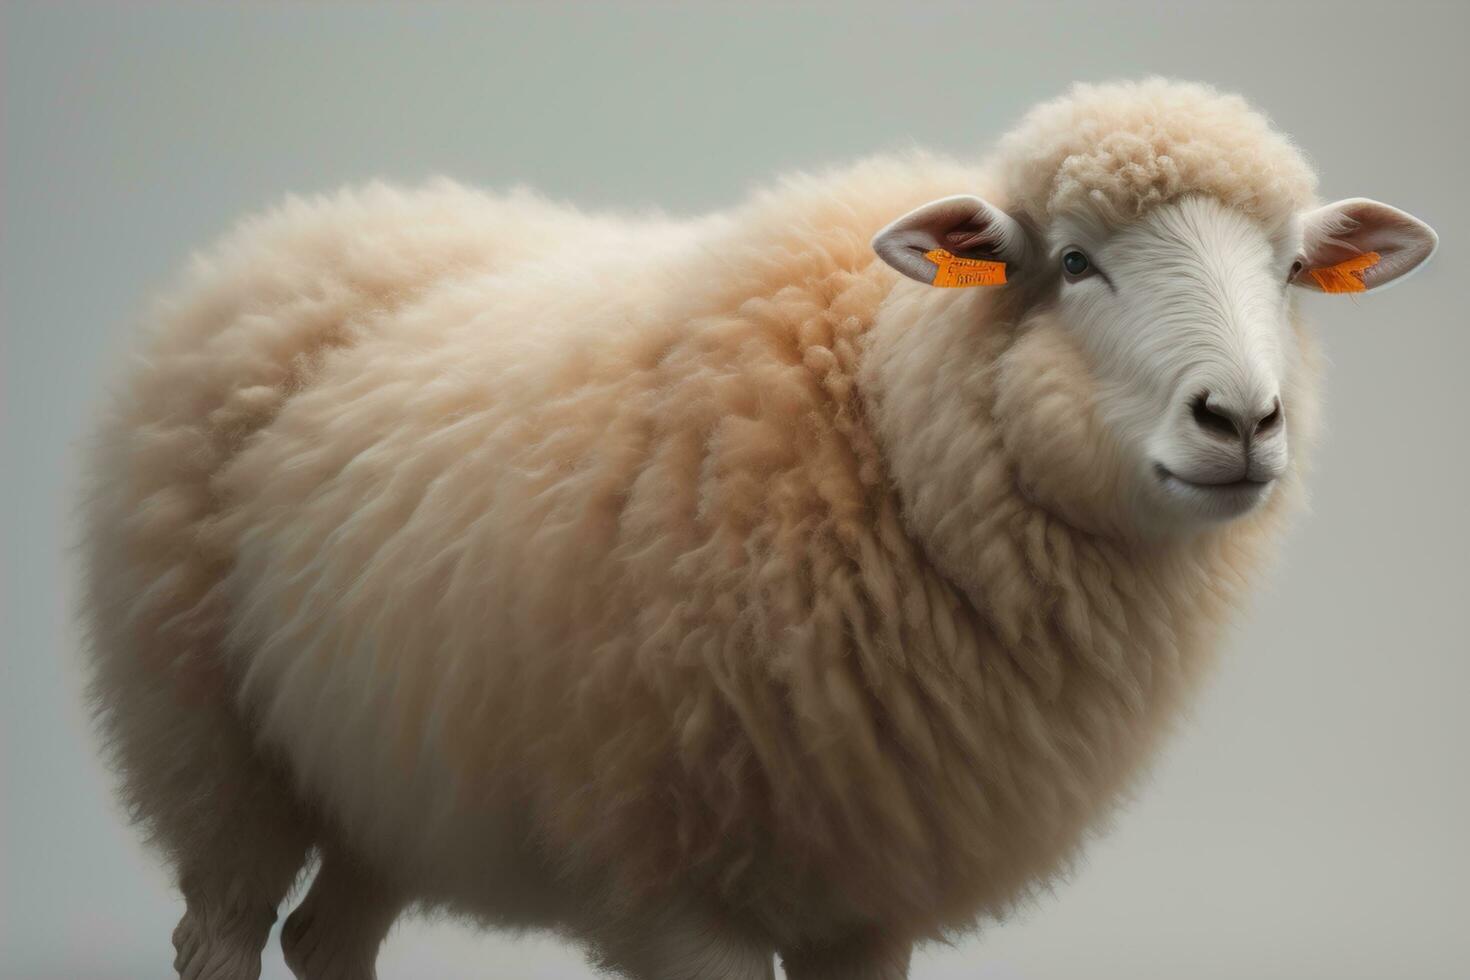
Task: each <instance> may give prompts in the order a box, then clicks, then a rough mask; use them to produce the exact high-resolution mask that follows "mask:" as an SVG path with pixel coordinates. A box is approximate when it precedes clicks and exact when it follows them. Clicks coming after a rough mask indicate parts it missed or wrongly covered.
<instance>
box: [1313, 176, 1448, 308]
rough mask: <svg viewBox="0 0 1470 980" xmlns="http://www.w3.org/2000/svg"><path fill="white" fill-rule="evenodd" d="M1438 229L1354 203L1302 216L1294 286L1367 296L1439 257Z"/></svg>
mask: <svg viewBox="0 0 1470 980" xmlns="http://www.w3.org/2000/svg"><path fill="white" fill-rule="evenodd" d="M1438 244H1439V236H1438V235H1436V234H1435V233H1434V229H1433V228H1431V227H1429V226H1428V225H1426V224H1425V223H1424V222H1422V221H1420V220H1419V219H1418V218H1416V217H1414V216H1413V215H1412V214H1406V213H1405V212H1403V211H1400V210H1399V209H1398V208H1391V207H1389V206H1388V205H1387V204H1380V203H1378V202H1377V201H1370V200H1368V199H1367V198H1366V197H1353V198H1348V199H1347V200H1345V201H1338V202H1337V203H1335V204H1329V205H1327V206H1326V207H1321V208H1318V209H1317V210H1315V211H1309V212H1307V213H1306V214H1304V215H1302V251H1301V254H1300V255H1299V256H1297V265H1296V266H1294V267H1293V271H1292V282H1293V283H1294V284H1295V285H1298V286H1302V287H1305V288H1307V289H1315V290H1317V291H1319V292H1323V293H1362V292H1367V291H1368V290H1370V289H1377V288H1378V287H1379V286H1386V285H1388V284H1389V283H1391V282H1393V281H1394V280H1395V279H1398V278H1399V277H1401V276H1404V275H1407V274H1408V273H1410V272H1412V271H1414V270H1415V269H1416V268H1418V267H1419V266H1420V265H1423V264H1424V262H1425V261H1426V260H1427V259H1428V258H1429V256H1431V255H1433V254H1434V249H1435V246H1437V245H1438Z"/></svg>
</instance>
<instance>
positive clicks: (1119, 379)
mask: <svg viewBox="0 0 1470 980" xmlns="http://www.w3.org/2000/svg"><path fill="white" fill-rule="evenodd" d="M1034 236H1035V233H1034V232H1031V231H1028V230H1027V229H1026V227H1025V226H1024V225H1023V223H1022V222H1020V221H1017V220H1016V219H1015V218H1012V217H1011V216H1010V215H1008V214H1007V213H1006V212H1005V211H1003V210H1001V209H1000V208H997V207H995V206H994V205H992V204H989V203H988V202H986V201H983V200H981V199H980V198H977V197H972V196H969V195H956V196H952V197H946V198H940V199H938V200H936V201H931V202H930V203H929V204H926V205H924V206H922V207H919V208H917V209H915V210H913V211H911V212H909V213H908V214H906V215H903V216H901V217H899V218H897V219H896V220H894V221H893V222H891V223H890V224H889V225H887V226H886V227H884V228H883V229H881V230H880V231H879V232H878V234H877V235H876V236H875V237H874V239H873V248H874V250H875V251H876V252H877V254H878V256H879V257H880V258H881V259H883V261H885V262H887V263H888V264H889V265H890V266H892V267H893V268H894V269H896V270H897V271H899V272H900V273H902V274H903V275H905V276H908V277H909V278H910V279H914V280H916V281H918V282H921V283H927V284H929V285H933V286H946V287H970V286H983V285H986V284H987V283H993V281H994V280H993V277H992V278H990V279H986V278H984V277H982V276H980V275H979V274H978V273H974V272H971V273H969V274H970V275H972V276H973V277H974V278H972V279H971V280H968V281H967V280H965V279H963V278H962V277H961V276H960V275H959V274H957V273H956V271H955V270H956V269H957V268H959V269H964V268H965V267H963V266H962V265H957V264H956V260H959V261H961V262H963V261H965V260H989V262H990V263H991V264H994V262H1001V263H1004V268H1006V269H1008V270H1010V271H1012V272H1014V274H1015V280H1014V282H1015V285H1016V287H1018V288H1020V289H1021V290H1023V292H1020V293H1017V294H1016V295H1017V296H1018V297H1021V300H1020V301H1021V302H1023V303H1036V304H1038V305H1037V306H1036V307H1035V309H1034V310H1026V309H1024V308H1022V309H1021V310H1020V313H1019V315H1020V316H1021V317H1022V318H1023V319H1024V318H1025V317H1026V316H1028V315H1030V314H1033V313H1034V314H1035V315H1037V316H1038V318H1039V319H1038V322H1041V321H1045V322H1047V323H1048V324H1055V325H1056V328H1057V329H1059V330H1061V331H1064V332H1065V333H1067V334H1069V335H1070V338H1069V339H1070V340H1071V341H1072V343H1069V344H1068V348H1069V349H1071V350H1077V351H1080V352H1081V354H1082V355H1083V360H1085V362H1086V364H1085V366H1083V367H1082V369H1081V371H1080V372H1079V374H1078V375H1076V376H1073V379H1072V382H1073V383H1072V387H1073V389H1074V390H1073V395H1074V396H1075V397H1076V399H1077V400H1078V412H1079V414H1083V403H1084V402H1085V403H1086V407H1087V408H1089V409H1096V412H1095V413H1094V412H1090V411H1088V412H1085V414H1086V416H1087V417H1088V418H1089V419H1092V416H1093V415H1094V414H1095V415H1096V416H1097V419H1096V424H1100V426H1101V428H1102V431H1097V429H1096V427H1094V429H1093V431H1092V432H1090V433H1087V434H1086V435H1082V434H1079V433H1075V432H1074V433H1073V435H1074V436H1075V437H1076V438H1078V439H1083V440H1085V444H1083V443H1078V444H1076V445H1072V446H1070V447H1067V448H1066V450H1065V452H1062V451H1059V450H1057V449H1056V447H1057V446H1058V445H1060V444H1061V442H1062V441H1063V440H1062V439H1060V438H1059V434H1060V433H1061V432H1062V431H1063V427H1062V426H1059V425H1058V422H1057V419H1056V418H1055V417H1052V416H1048V415H1047V414H1046V413H1047V412H1048V411H1052V410H1053V409H1048V408H1047V407H1046V406H1045V405H1044V404H1042V403H1041V402H1042V401H1045V397H1046V396H1045V395H1044V394H1043V393H1042V391H1041V387H1044V386H1045V384H1046V383H1047V382H1039V384H1040V385H1041V387H1038V389H1037V391H1036V392H1035V395H1036V397H1037V399H1039V400H1040V401H1038V402H1037V403H1036V404H1035V405H1034V406H1033V405H1032V404H1031V403H1030V402H1028V401H1026V399H1025V397H1024V396H1018V397H1019V400H1018V399H1017V398H1013V399H1011V401H1010V408H1009V409H1008V412H1009V413H1010V414H1009V416H1008V418H1007V419H1006V420H1005V421H1006V422H1007V423H1008V425H1009V427H1010V428H1011V429H1014V430H1017V431H1021V430H1027V429H1028V426H1031V427H1032V428H1030V429H1029V432H1028V435H1026V436H1024V437H1021V436H1017V439H1018V442H1019V444H1020V446H1021V447H1020V448H1018V450H1017V451H1018V452H1030V453H1032V454H1034V457H1035V459H1034V461H1040V460H1043V457H1044V462H1045V464H1046V465H1044V466H1042V465H1038V466H1034V467H1031V468H1030V470H1029V472H1028V473H1027V481H1028V484H1029V486H1030V488H1031V490H1032V491H1033V492H1034V493H1035V494H1036V495H1037V496H1038V497H1040V498H1046V499H1047V500H1048V501H1049V502H1050V503H1051V504H1053V505H1059V506H1066V501H1064V500H1063V499H1062V498H1069V499H1070V500H1072V501H1073V502H1074V503H1075V501H1077V500H1079V499H1085V500H1087V501H1089V502H1090V504H1091V506H1090V508H1089V509H1090V510H1092V511H1094V512H1106V513H1108V514H1109V520H1110V521H1111V520H1112V519H1113V518H1115V517H1118V516H1122V517H1123V518H1124V520H1125V522H1126V523H1128V524H1130V525H1132V526H1134V527H1136V528H1138V529H1142V530H1145V531H1159V532H1168V531H1174V530H1187V529H1189V528H1195V527H1201V526H1204V525H1208V524H1211V523H1216V522H1219V521H1224V520H1229V519H1232V518H1236V517H1240V516H1242V515H1244V514H1246V513H1249V512H1250V511H1252V510H1254V509H1255V508H1257V507H1259V506H1260V505H1261V504H1262V503H1263V502H1265V501H1266V500H1267V499H1268V498H1269V497H1270V495H1271V494H1272V492H1273V491H1274V489H1275V487H1276V485H1277V483H1278V481H1279V480H1281V479H1282V478H1283V477H1284V476H1285V475H1286V473H1287V470H1288V467H1289V465H1290V462H1291V454H1290V450H1291V432H1292V415H1293V400H1294V398H1295V395H1294V382H1298V381H1299V380H1300V379H1297V378H1294V376H1293V375H1294V374H1295V373H1296V371H1297V365H1296V362H1297V360H1298V359H1299V358H1300V357H1301V356H1302V351H1303V346H1302V342H1301V338H1300V335H1299V334H1298V331H1297V328H1296V326H1295V323H1294V311H1293V308H1292V295H1291V294H1292V293H1293V292H1294V291H1295V289H1297V288H1301V289H1307V290H1311V291H1316V292H1325V293H1344V292H1345V293H1361V292H1369V291H1372V290H1374V289H1378V288H1380V287H1382V286H1385V285H1388V284H1389V283H1392V282H1395V281H1397V280H1398V279H1400V278H1401V277H1403V276H1404V275H1406V274H1408V273H1409V272H1411V271H1413V270H1414V269H1415V268H1417V267H1419V266H1420V265H1422V264H1423V263H1424V261H1425V260H1427V259H1428V258H1429V257H1430V255H1431V254H1433V252H1434V249H1435V245H1436V243H1437V242H1438V238H1437V237H1436V235H1435V234H1434V231H1433V229H1431V228H1430V227H1429V226H1428V225H1426V224H1424V222H1422V221H1420V220H1419V219H1417V218H1415V217H1414V216H1412V215H1409V214H1406V213H1404V212H1403V211H1400V210H1398V209H1397V208H1392V207H1389V206H1388V205H1386V204H1380V203H1379V202H1377V201H1371V200H1368V199H1366V198H1348V199H1345V200H1342V201H1338V202H1335V203H1333V204H1328V205H1324V206H1322V207H1320V208H1316V209H1315V210H1311V211H1307V212H1305V213H1303V214H1299V215H1294V216H1285V217H1283V218H1282V219H1281V224H1280V226H1279V227H1274V228H1267V227H1264V226H1262V225H1261V224H1259V223H1258V222H1257V221H1256V220H1255V219H1253V218H1251V217H1249V216H1247V215H1246V214H1244V213H1242V212H1240V211H1238V210H1234V209H1231V208H1229V207H1227V206H1225V205H1224V204H1222V203H1220V202H1219V201H1218V200H1216V199H1214V198H1211V197H1204V196H1195V197H1184V198H1181V199H1179V200H1176V201H1173V202H1170V203H1168V204H1163V205H1159V206H1157V207H1154V208H1152V209H1151V210H1149V211H1148V212H1147V213H1146V214H1145V215H1144V216H1143V217H1142V218H1140V219H1138V220H1137V221H1135V222H1132V223H1131V224H1126V225H1121V226H1118V225H1110V224H1108V223H1106V222H1104V221H1103V220H1102V219H1101V218H1098V217H1096V216H1093V217H1088V216H1084V215H1072V216H1065V215H1064V216H1059V217H1056V218H1054V219H1053V220H1052V222H1051V225H1050V227H1048V228H1047V229H1046V231H1045V237H1044V240H1042V241H1037V240H1035V237H1034ZM946 253H947V255H946ZM941 261H942V262H943V263H944V266H943V267H941V265H940V262H941ZM969 268H970V269H971V270H973V269H975V268H976V266H974V265H973V263H972V265H971V266H970V267H969ZM1004 288H1010V287H1009V286H1007V287H1004ZM956 308H959V307H956ZM915 333H916V334H917V333H921V331H915ZM958 335H960V336H962V335H963V333H961V334H958ZM1034 336H1036V335H1033V337H1034ZM913 342H914V343H922V342H923V340H922V338H916V339H915V340H914V341H913ZM1020 347H1021V345H1020V344H1019V343H1018V344H1017V345H1016V346H1015V348H1013V350H1012V353H1014V352H1015V351H1016V350H1019V349H1020ZM1037 349H1038V350H1040V349H1042V348H1041V347H1038V348H1037ZM941 353H943V352H941ZM1063 356H1065V355H1063ZM1038 367H1039V368H1040V369H1041V370H1043V371H1048V370H1051V369H1052V368H1053V367H1056V368H1058V369H1059V370H1060V369H1061V368H1060V365H1057V364H1056V362H1055V361H1052V362H1048V363H1047V364H1041V365H1038ZM1081 374H1085V375H1086V377H1085V378H1083V377H1081V376H1080V375H1081ZM1009 376H1011V377H1012V378H1015V377H1018V376H1019V374H1018V373H1017V372H1015V371H1012V372H1009ZM906 383H908V384H920V385H922V384H924V383H926V382H925V379H922V378H920V379H908V380H907V382H906ZM1033 407H1034V409H1035V411H1034V412H1032V408H1033ZM1298 407H1303V408H1304V407H1305V406H1298ZM1299 421H1300V420H1299ZM1089 424H1093V423H1092V422H1089ZM1297 431H1298V433H1300V432H1302V431H1304V427H1302V426H1299V427H1298V430H1297ZM1042 443H1047V444H1049V445H1050V446H1051V447H1052V448H1051V449H1050V450H1049V451H1048V452H1047V453H1045V454H1043V453H1042V449H1041V445H1040V444H1042ZM1120 457H1121V458H1120ZM1019 462H1020V463H1022V464H1025V462H1026V460H1024V459H1022V460H1019ZM1119 464H1121V468H1120V466H1119ZM1089 467H1091V468H1090V469H1089ZM1023 468H1025V467H1024V465H1023ZM1048 473H1049V474H1050V478H1051V483H1052V484H1053V485H1047V486H1043V481H1045V480H1046V479H1047V478H1048ZM1119 477H1121V479H1118V478H1119ZM1120 494H1121V497H1122V499H1119V495H1120ZM1120 504H1121V505H1122V508H1123V510H1122V513H1121V515H1120V514H1119V511H1118V505H1120ZM1070 509H1071V510H1074V511H1075V510H1077V508H1076V507H1071V508H1070ZM1115 526H1116V525H1115Z"/></svg>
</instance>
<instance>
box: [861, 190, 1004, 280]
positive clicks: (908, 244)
mask: <svg viewBox="0 0 1470 980" xmlns="http://www.w3.org/2000/svg"><path fill="white" fill-rule="evenodd" d="M873 251H875V252H877V253H878V256H879V258H881V259H882V260H883V261H884V262H887V263H888V264H889V265H891V266H893V267H894V268H895V269H897V270H898V271H899V272H902V273H903V274H904V275H906V276H908V277H909V278H910V279H915V280H918V281H919V282H922V283H929V284H931V285H935V286H996V285H1000V284H1001V283H1003V282H1005V281H1006V275H1005V274H1006V268H1007V266H1014V265H1017V264H1019V263H1020V261H1021V259H1022V258H1023V257H1024V256H1025V254H1026V232H1025V230H1024V229H1022V228H1021V226H1020V225H1019V224H1018V223H1017V222H1016V220H1015V219H1014V218H1012V217H1011V216H1010V215H1008V214H1006V213H1005V212H1004V211H1002V210H1001V209H1000V208H997V207H995V206H994V205H991V204H987V203H985V202H984V201H982V200H980V198H978V197H971V196H969V195H968V194H961V195H958V196H956V197H945V198H940V199H939V200H937V201H930V202H929V203H928V204H925V205H924V206H923V207H921V208H917V209H915V210H913V211H910V212H909V213H908V214H906V215H904V216H903V217H901V218H899V219H898V220H897V221H895V222H893V223H892V224H890V225H889V226H888V227H887V228H884V229H883V230H882V231H880V232H878V234H877V235H875V236H874V237H873Z"/></svg>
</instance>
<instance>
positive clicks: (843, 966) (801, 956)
mask: <svg viewBox="0 0 1470 980" xmlns="http://www.w3.org/2000/svg"><path fill="white" fill-rule="evenodd" d="M912 953H913V944H912V943H908V942H897V941H893V940H889V939H886V938H884V937H882V936H878V935H873V934H870V933H869V934H863V935H861V936H855V937H853V938H852V939H850V940H848V941H846V942H841V943H834V944H830V945H824V946H821V947H815V948H809V949H801V950H794V951H783V952H782V953H781V965H782V966H783V967H784V968H785V970H786V976H787V977H788V978H789V980H905V978H906V977H908V975H909V957H910V956H911V954H912Z"/></svg>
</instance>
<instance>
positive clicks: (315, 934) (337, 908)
mask: <svg viewBox="0 0 1470 980" xmlns="http://www.w3.org/2000/svg"><path fill="white" fill-rule="evenodd" d="M401 907H402V902H401V900H400V899H399V897H398V892H397V890H396V889H393V888H391V887H389V886H388V885H387V884H386V883H385V882H383V881H382V880H381V879H380V878H379V877H378V876H377V875H376V874H374V873H373V872H372V871H370V870H369V869H367V868H365V867H363V866H362V865H361V864H359V863H358V862H357V861H355V860H354V859H353V858H352V857H350V856H348V855H346V854H343V853H342V852H341V851H340V850H325V849H324V850H323V853H322V866H321V870H320V871H318V872H317V875H316V880H315V881H313V882H312V883H311V891H309V892H308V893H307V895H306V898H305V900H303V901H302V903H301V905H300V906H298V907H297V909H296V911H294V912H292V913H291V914H290V916H288V917H287V918H286V924H285V926H283V927H282V929H281V948H282V950H283V951H284V952H285V954H286V965H287V966H289V967H290V968H291V972H292V973H294V974H296V976H297V977H299V978H300V980H373V978H375V977H376V976H377V971H376V968H375V964H376V962H377V958H378V947H379V946H380V945H382V942H383V939H384V937H386V936H387V935H388V929H389V928H390V927H391V926H392V925H393V920H394V919H396V918H397V917H398V912H399V909H400V908H401Z"/></svg>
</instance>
